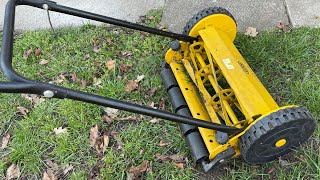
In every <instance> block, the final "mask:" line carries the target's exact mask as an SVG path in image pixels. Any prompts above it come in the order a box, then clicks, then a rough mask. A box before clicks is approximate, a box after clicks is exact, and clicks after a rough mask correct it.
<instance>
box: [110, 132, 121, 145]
mask: <svg viewBox="0 0 320 180" xmlns="http://www.w3.org/2000/svg"><path fill="white" fill-rule="evenodd" d="M111 135H112V136H113V138H114V139H115V140H116V141H117V145H118V147H117V149H118V150H121V149H122V147H123V142H122V139H121V137H120V135H119V134H118V132H116V131H112V132H111Z"/></svg>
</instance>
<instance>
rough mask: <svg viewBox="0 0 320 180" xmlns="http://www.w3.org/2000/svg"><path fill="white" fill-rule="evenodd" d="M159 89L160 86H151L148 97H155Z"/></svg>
mask: <svg viewBox="0 0 320 180" xmlns="http://www.w3.org/2000/svg"><path fill="white" fill-rule="evenodd" d="M157 91H158V88H156V87H154V88H150V89H149V90H148V92H147V95H146V97H147V98H150V97H153V96H154V94H155V93H156V92H157Z"/></svg>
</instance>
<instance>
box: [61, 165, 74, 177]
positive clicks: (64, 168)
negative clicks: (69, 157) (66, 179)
mask: <svg viewBox="0 0 320 180" xmlns="http://www.w3.org/2000/svg"><path fill="white" fill-rule="evenodd" d="M62 169H63V174H64V175H66V174H68V172H70V171H71V170H72V169H73V166H72V165H66V166H64V167H63V168H62Z"/></svg>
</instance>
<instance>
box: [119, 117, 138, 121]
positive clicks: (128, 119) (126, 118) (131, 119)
mask: <svg viewBox="0 0 320 180" xmlns="http://www.w3.org/2000/svg"><path fill="white" fill-rule="evenodd" d="M117 120H119V121H133V120H137V117H136V116H127V117H123V118H117Z"/></svg>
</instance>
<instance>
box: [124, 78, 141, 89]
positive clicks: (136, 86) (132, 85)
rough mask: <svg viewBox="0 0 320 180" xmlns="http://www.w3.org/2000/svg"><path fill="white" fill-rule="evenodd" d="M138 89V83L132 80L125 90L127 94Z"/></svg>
mask: <svg viewBox="0 0 320 180" xmlns="http://www.w3.org/2000/svg"><path fill="white" fill-rule="evenodd" d="M138 87H139V83H138V82H136V81H132V80H130V81H128V83H127V85H126V87H125V89H124V90H125V91H126V92H132V91H134V90H136V89H138Z"/></svg>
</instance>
